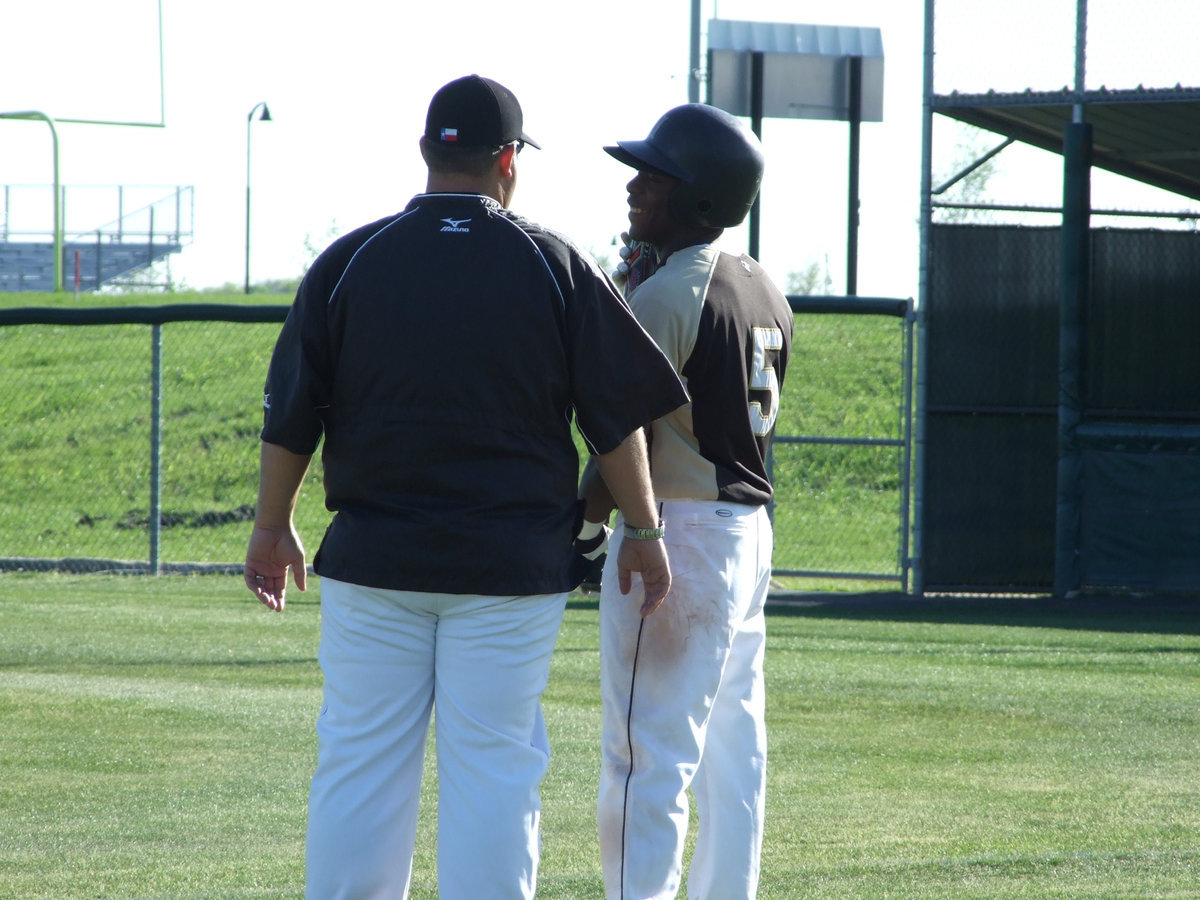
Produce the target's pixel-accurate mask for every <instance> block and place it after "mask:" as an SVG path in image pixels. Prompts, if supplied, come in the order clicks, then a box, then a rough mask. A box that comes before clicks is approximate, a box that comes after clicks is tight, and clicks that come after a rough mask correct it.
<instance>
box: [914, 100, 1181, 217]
mask: <svg viewBox="0 0 1200 900" xmlns="http://www.w3.org/2000/svg"><path fill="white" fill-rule="evenodd" d="M932 103H933V112H935V113H938V114H939V115H944V116H947V117H949V118H952V119H956V120H958V121H960V122H965V123H967V124H969V125H974V126H976V127H978V128H984V129H987V130H988V131H993V132H995V133H997V134H1002V135H1004V136H1006V137H1011V138H1015V139H1016V140H1018V141H1022V142H1023V143H1027V144H1031V145H1032V146H1035V147H1040V148H1041V149H1043V150H1049V151H1051V152H1054V153H1061V152H1062V148H1063V134H1064V130H1065V128H1066V126H1067V125H1068V124H1069V123H1070V122H1071V119H1072V114H1073V110H1074V107H1075V105H1077V104H1080V103H1082V104H1083V105H1084V106H1085V112H1084V118H1085V121H1087V122H1088V123H1089V124H1090V125H1091V126H1092V140H1093V146H1092V164H1093V165H1094V166H1095V167H1097V168H1101V169H1106V170H1108V171H1110V172H1115V173H1117V174H1118V175H1124V176H1126V177H1128V178H1133V179H1136V180H1137V181H1140V182H1143V183H1145V184H1149V185H1153V186H1154V187H1158V188H1162V189H1164V190H1167V191H1171V192H1172V193H1175V194H1179V195H1181V196H1184V197H1190V198H1191V199H1193V200H1200V88H1185V87H1181V86H1177V87H1174V88H1165V89H1146V88H1137V89H1134V90H1119V91H1115V90H1105V89H1103V88H1102V89H1100V90H1095V91H1084V92H1082V93H1080V92H1076V91H1072V90H1062V91H1054V92H1038V91H1028V90H1027V91H1024V92H1022V93H998V92H994V91H989V92H988V93H986V94H960V93H957V92H955V93H951V94H943V95H937V96H934V97H933V100H932Z"/></svg>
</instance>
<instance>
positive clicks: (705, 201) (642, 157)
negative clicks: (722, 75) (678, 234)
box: [604, 103, 763, 228]
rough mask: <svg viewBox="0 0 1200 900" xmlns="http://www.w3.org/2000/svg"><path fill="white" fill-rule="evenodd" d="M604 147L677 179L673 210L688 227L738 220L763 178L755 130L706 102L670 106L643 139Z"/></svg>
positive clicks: (724, 224)
mask: <svg viewBox="0 0 1200 900" xmlns="http://www.w3.org/2000/svg"><path fill="white" fill-rule="evenodd" d="M604 149H605V151H606V152H608V153H609V154H610V155H611V156H613V157H614V158H616V159H618V160H620V161H621V162H623V163H625V165H627V166H632V167H633V168H635V169H653V170H655V171H657V172H661V173H662V174H664V175H670V176H671V177H672V178H678V179H679V180H680V182H681V183H680V185H679V186H678V187H676V188H675V190H674V191H672V193H671V198H670V203H671V212H672V213H673V214H674V215H675V218H677V219H678V220H679V221H680V222H683V223H684V224H687V225H706V226H710V227H714V228H727V227H730V226H733V225H737V224H739V223H740V222H741V221H742V220H743V219H744V218H746V213H748V212H749V211H750V206H751V205H752V204H753V203H754V198H755V197H757V196H758V186H759V184H760V183H761V182H762V174H763V155H762V145H761V144H760V143H759V141H758V138H757V137H756V136H755V134H754V132H753V131H751V130H750V129H749V128H747V127H746V126H745V125H744V124H742V121H741V120H740V119H738V118H736V117H735V116H732V115H730V114H729V113H727V112H725V111H724V110H723V109H718V108H717V107H715V106H708V105H707V104H704V103H685V104H684V105H683V106H676V107H675V108H674V109H671V110H668V111H667V112H665V113H664V114H663V116H662V118H660V119H659V120H658V121H657V122H655V123H654V127H653V128H651V129H650V134H649V135H647V137H646V139H645V140H644V141H617V144H616V146H615V147H605V148H604Z"/></svg>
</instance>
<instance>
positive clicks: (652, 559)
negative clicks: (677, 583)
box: [617, 538, 671, 618]
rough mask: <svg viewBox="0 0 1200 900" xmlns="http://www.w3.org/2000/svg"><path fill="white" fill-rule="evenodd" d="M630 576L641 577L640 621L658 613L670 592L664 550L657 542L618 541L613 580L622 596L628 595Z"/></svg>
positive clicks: (631, 584)
mask: <svg viewBox="0 0 1200 900" xmlns="http://www.w3.org/2000/svg"><path fill="white" fill-rule="evenodd" d="M634 572H640V573H641V576H642V587H643V588H644V589H645V594H646V596H645V599H644V600H643V601H642V610H641V612H642V616H643V618H644V617H645V616H648V615H650V613H652V612H654V611H655V610H656V609H658V607H659V604H661V603H662V602H663V598H664V597H666V596H667V593H668V592H669V591H670V590H671V567H670V565H669V564H668V562H667V547H666V545H665V544H664V543H663V542H662V539H661V538H660V539H659V540H657V541H633V540H622V541H621V547H620V549H619V550H617V577H618V584H619V585H620V587H621V593H622V594H628V593H629V591H630V589H631V588H632V587H633V573H634Z"/></svg>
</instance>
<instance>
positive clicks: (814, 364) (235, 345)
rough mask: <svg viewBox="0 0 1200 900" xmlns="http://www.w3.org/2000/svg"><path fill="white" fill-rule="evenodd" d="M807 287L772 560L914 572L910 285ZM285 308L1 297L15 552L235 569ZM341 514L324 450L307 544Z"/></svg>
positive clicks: (783, 437) (788, 395)
mask: <svg viewBox="0 0 1200 900" xmlns="http://www.w3.org/2000/svg"><path fill="white" fill-rule="evenodd" d="M792 299H793V305H794V306H798V308H799V309H800V310H801V311H800V313H799V315H798V317H797V328H796V339H795V349H794V351H793V355H792V362H791V366H790V369H789V371H788V377H787V379H786V382H785V387H784V391H783V398H782V407H781V408H782V412H781V416H780V419H779V422H778V424H777V433H778V435H779V437H778V443H777V446H776V450H775V456H774V461H773V463H774V472H775V477H776V481H777V497H776V502H775V504H774V507H773V510H772V512H773V515H774V519H775V523H776V533H777V539H776V569H777V570H778V572H779V573H780V575H781V577H783V576H785V575H786V576H795V577H808V578H813V577H820V578H826V579H828V578H849V579H859V578H866V579H871V580H887V581H895V582H897V583H899V584H904V583H905V581H906V578H907V560H906V558H905V556H906V551H905V548H906V546H907V543H906V541H907V532H908V525H907V518H908V509H907V496H908V494H907V490H908V474H907V466H908V458H909V447H908V440H907V436H908V429H909V422H910V421H911V410H910V409H909V407H908V401H907V397H908V395H909V392H910V383H911V374H910V373H911V363H912V358H911V357H912V346H911V337H912V336H911V332H912V324H911V304H909V303H907V301H884V307H886V312H883V313H882V314H875V315H863V314H862V312H864V311H867V310H866V309H865V308H864V307H865V306H866V305H868V304H869V303H870V302H871V301H859V300H857V299H856V298H839V299H840V300H841V301H842V302H843V303H844V302H849V303H851V304H857V306H855V307H852V308H853V309H855V310H856V312H851V313H846V312H844V311H843V312H842V313H838V312H836V310H835V309H833V308H829V307H830V303H829V302H828V301H829V299H830V298H824V300H821V299H818V298H792ZM834 305H835V306H836V304H834ZM287 308H288V307H287V306H286V305H276V306H226V305H218V304H195V305H177V306H161V307H111V308H96V309H91V310H83V309H78V308H74V309H48V308H47V309H24V310H21V309H17V310H3V311H0V361H2V362H0V371H2V373H3V378H4V383H5V385H6V388H7V389H6V390H5V391H4V393H3V395H2V396H0V417H2V418H3V420H4V422H5V423H6V425H5V429H4V432H3V452H2V453H0V569H5V570H10V571H11V570H61V571H72V572H82V571H106V572H128V573H156V572H239V571H240V570H241V560H242V559H243V557H244V554H245V545H246V540H247V538H248V536H249V529H250V525H251V522H252V520H253V516H254V504H255V500H256V496H257V487H258V447H259V438H258V435H259V430H260V427H261V422H262V385H263V380H264V378H265V375H266V371H267V365H268V362H269V359H270V355H271V350H272V348H273V346H274V343H275V339H276V336H277V335H278V333H279V328H280V324H281V322H282V321H283V318H284V316H285V315H286V313H287ZM881 309H882V307H881ZM875 312H876V313H879V312H880V310H875ZM897 316H899V318H897ZM897 322H899V323H900V324H899V326H897ZM329 518H330V513H329V512H328V511H327V510H326V509H325V507H324V494H323V489H322V476H321V466H320V460H319V454H318V457H317V458H315V459H314V464H313V467H312V469H311V470H310V472H309V475H308V478H307V480H306V482H305V484H304V487H303V490H302V492H301V496H300V502H299V505H298V508H297V514H296V522H297V526H298V528H299V530H300V533H301V535H302V537H303V538H304V539H305V541H306V542H307V545H308V549H309V552H310V557H311V554H312V552H314V551H315V550H316V547H317V544H318V542H319V541H320V538H321V536H322V535H323V534H324V531H325V527H326V525H327V524H328V521H329Z"/></svg>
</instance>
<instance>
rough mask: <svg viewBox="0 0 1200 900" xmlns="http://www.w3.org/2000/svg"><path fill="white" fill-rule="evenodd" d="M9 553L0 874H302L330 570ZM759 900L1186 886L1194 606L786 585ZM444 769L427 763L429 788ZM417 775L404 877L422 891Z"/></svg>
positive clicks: (105, 881) (576, 661) (286, 880)
mask: <svg viewBox="0 0 1200 900" xmlns="http://www.w3.org/2000/svg"><path fill="white" fill-rule="evenodd" d="M315 581H317V583H316V584H314V585H313V586H312V587H310V590H309V592H308V593H307V594H305V595H296V596H295V597H293V598H292V602H291V603H290V604H289V607H288V610H287V612H286V613H284V614H283V615H282V616H278V615H274V614H271V613H268V612H267V611H266V610H264V609H263V608H262V607H260V606H259V605H258V604H257V603H255V602H254V601H253V600H252V599H251V598H250V596H249V594H248V593H246V592H245V590H244V588H243V587H242V586H241V583H240V580H239V579H237V578H235V577H231V576H216V575H210V576H191V577H181V576H170V577H161V578H130V577H125V578H122V577H113V576H104V575H87V576H65V575H53V574H43V575H28V574H6V575H0V722H3V738H2V739H0V898H4V900H76V898H78V900H97V898H111V900H151V898H153V900H164V898H177V900H184V898H186V900H201V898H204V900H208V898H214V900H216V898H220V900H237V898H298V897H300V896H301V895H302V882H303V832H304V822H305V800H306V789H307V781H308V778H309V777H310V775H311V772H312V768H313V765H314V763H315V744H316V740H315V734H314V731H313V726H314V721H315V718H316V715H317V710H318V706H319V702H320V673H319V669H318V667H317V662H316V649H317V634H318V622H319V603H318V601H319V580H315ZM768 634H769V637H768V650H767V660H766V668H767V679H768V730H769V735H770V744H771V751H770V753H771V757H770V775H769V797H768V821H767V837H766V846H765V850H764V860H763V884H762V890H761V892H760V896H761V897H764V898H789V900H792V898H814V900H815V898H828V900H845V898H851V897H852V898H914V900H924V898H930V900H932V898H938V900H974V898H977V900H998V898H1000V900H1008V898H1013V900H1016V898H1020V900H1050V898H1071V900H1089V898H1094V900H1101V898H1104V900H1111V898H1194V897H1196V896H1197V893H1198V888H1197V885H1200V779H1198V778H1197V774H1196V773H1197V759H1200V675H1198V673H1200V606H1198V605H1197V604H1196V602H1195V598H1193V599H1192V600H1191V601H1190V603H1186V602H1183V601H1182V600H1180V601H1179V602H1177V603H1175V604H1168V603H1166V602H1165V601H1149V600H1143V601H1140V602H1138V601H1134V600H1125V601H1116V600H1104V599H1098V598H1091V599H1088V600H1080V601H1078V602H1077V603H1075V604H1073V605H1068V604H1065V603H1056V602H1054V601H1050V600H1048V599H1045V598H1033V599H1021V598H1012V597H1009V598H996V599H975V600H970V601H967V600H961V599H960V600H951V599H944V600H939V599H937V598H928V599H926V600H924V601H916V600H913V599H910V598H902V597H897V596H892V595H876V596H866V597H856V596H850V595H841V596H833V595H816V594H807V595H797V596H793V597H791V598H790V599H789V601H788V602H787V603H784V602H782V598H781V599H780V602H777V603H775V604H773V605H772V606H771V608H770V615H769V623H768ZM598 664H599V663H598V652H597V622H596V610H595V605H594V603H592V602H589V601H587V600H585V599H576V600H574V601H573V602H572V604H571V606H570V608H569V610H568V613H567V617H566V622H565V625H564V628H563V631H562V634H561V637H560V640H559V646H558V650H557V652H556V654H555V657H554V661H553V671H552V675H551V681H550V686H549V689H548V691H547V694H546V718H547V722H548V727H549V729H550V733H551V742H552V748H553V757H552V761H551V766H550V772H549V775H548V777H547V779H546V783H545V786H544V790H543V803H544V836H543V862H542V868H541V880H540V891H539V896H540V897H545V898H564V900H567V898H570V900H578V898H599V897H601V896H602V891H601V883H600V874H599V861H598V851H597V842H596V837H595V824H594V803H595V799H594V793H595V784H596V776H597V768H598V765H599V757H598V736H599V727H600V723H599V711H598ZM434 780H435V776H434V774H433V772H432V770H427V777H426V784H425V787H426V792H427V795H428V794H429V792H430V791H431V790H432V789H433V787H434ZM431 807H432V796H431V795H429V796H427V802H426V803H425V804H424V808H425V809H424V815H423V831H422V836H421V839H420V845H419V847H418V851H417V860H416V875H415V879H414V890H413V897H414V898H415V900H432V898H434V897H435V896H436V885H435V871H434V862H433V860H434V856H433V853H434V845H433V839H432V815H433V810H432V808H431Z"/></svg>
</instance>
